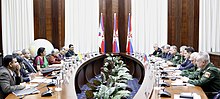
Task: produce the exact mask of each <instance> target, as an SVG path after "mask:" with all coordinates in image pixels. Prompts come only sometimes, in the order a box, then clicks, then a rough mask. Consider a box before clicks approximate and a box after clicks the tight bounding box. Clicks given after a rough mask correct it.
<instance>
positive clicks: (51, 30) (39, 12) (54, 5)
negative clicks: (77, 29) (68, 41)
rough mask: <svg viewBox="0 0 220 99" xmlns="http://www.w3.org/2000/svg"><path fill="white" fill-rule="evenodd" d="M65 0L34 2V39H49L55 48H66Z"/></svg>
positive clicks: (35, 0)
mask: <svg viewBox="0 0 220 99" xmlns="http://www.w3.org/2000/svg"><path fill="white" fill-rule="evenodd" d="M64 11H65V0H34V39H39V38H43V39H47V40H49V41H50V42H51V43H52V44H53V46H54V47H55V48H61V47H63V46H64V38H65V25H64V24H65V12H64Z"/></svg>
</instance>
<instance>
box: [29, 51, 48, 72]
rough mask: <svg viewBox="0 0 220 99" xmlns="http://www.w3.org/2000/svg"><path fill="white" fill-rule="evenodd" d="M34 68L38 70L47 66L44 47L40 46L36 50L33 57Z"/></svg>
mask: <svg viewBox="0 0 220 99" xmlns="http://www.w3.org/2000/svg"><path fill="white" fill-rule="evenodd" d="M33 65H34V68H35V69H36V70H37V71H39V70H40V68H46V67H48V61H47V58H46V50H45V48H44V47H40V48H39V49H38V50H37V56H36V57H35V58H34V63H33Z"/></svg>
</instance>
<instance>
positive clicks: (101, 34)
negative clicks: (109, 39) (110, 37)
mask: <svg viewBox="0 0 220 99" xmlns="http://www.w3.org/2000/svg"><path fill="white" fill-rule="evenodd" d="M103 23H104V22H103V16H102V13H101V17H100V23H99V34H98V38H99V40H98V44H99V48H100V49H101V51H100V52H101V53H105V37H104V24H103Z"/></svg>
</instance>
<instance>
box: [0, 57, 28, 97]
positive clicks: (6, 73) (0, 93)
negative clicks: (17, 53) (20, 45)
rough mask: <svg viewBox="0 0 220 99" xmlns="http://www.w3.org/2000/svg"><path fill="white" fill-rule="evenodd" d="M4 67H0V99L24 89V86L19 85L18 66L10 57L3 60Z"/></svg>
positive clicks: (13, 58)
mask: <svg viewBox="0 0 220 99" xmlns="http://www.w3.org/2000/svg"><path fill="white" fill-rule="evenodd" d="M3 63H4V66H1V67H0V98H1V99H2V98H3V99H4V98H5V97H6V96H7V95H8V94H10V93H11V92H13V91H15V90H21V89H24V88H25V86H23V85H19V84H20V83H21V82H22V77H21V75H20V68H21V67H20V65H19V64H18V62H17V59H16V58H15V57H14V56H12V55H6V56H5V57H4V58H3Z"/></svg>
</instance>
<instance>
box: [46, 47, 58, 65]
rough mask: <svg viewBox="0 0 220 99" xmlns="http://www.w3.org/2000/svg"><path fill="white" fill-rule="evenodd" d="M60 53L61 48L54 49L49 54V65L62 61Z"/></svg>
mask: <svg viewBox="0 0 220 99" xmlns="http://www.w3.org/2000/svg"><path fill="white" fill-rule="evenodd" d="M58 54H59V50H58V49H54V50H53V51H52V52H51V55H49V57H48V62H49V65H52V64H60V63H61V59H59V57H58Z"/></svg>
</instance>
